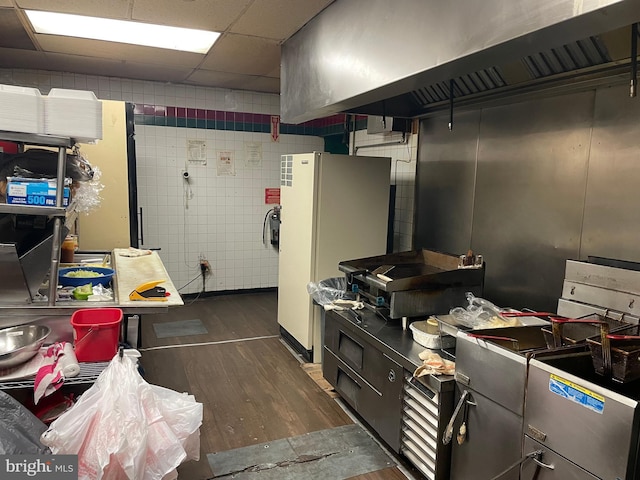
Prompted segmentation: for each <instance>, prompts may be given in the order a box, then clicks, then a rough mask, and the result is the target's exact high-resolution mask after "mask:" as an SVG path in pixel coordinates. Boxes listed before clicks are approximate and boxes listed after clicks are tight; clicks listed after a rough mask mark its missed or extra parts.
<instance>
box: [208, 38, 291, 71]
mask: <svg viewBox="0 0 640 480" xmlns="http://www.w3.org/2000/svg"><path fill="white" fill-rule="evenodd" d="M274 65H278V66H279V65H280V46H279V45H278V44H277V43H276V42H275V41H274V40H268V39H264V38H259V37H249V36H245V35H234V34H228V35H225V36H224V37H222V38H220V39H219V40H218V41H217V42H216V43H215V44H214V45H213V47H212V48H211V51H210V52H209V54H208V55H207V57H206V58H205V60H204V62H203V63H202V68H204V69H207V70H214V71H222V72H229V73H246V74H250V75H266V74H268V73H270V72H272V71H273V67H274Z"/></svg>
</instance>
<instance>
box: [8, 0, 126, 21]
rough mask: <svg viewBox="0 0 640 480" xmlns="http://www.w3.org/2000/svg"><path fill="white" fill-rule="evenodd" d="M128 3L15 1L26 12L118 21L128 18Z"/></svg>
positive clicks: (113, 0) (122, 0)
mask: <svg viewBox="0 0 640 480" xmlns="http://www.w3.org/2000/svg"><path fill="white" fill-rule="evenodd" d="M129 3H130V0H107V1H105V0H55V1H52V0H16V4H17V5H18V6H19V7H21V8H25V9H27V10H49V11H51V12H60V13H75V14H77V15H88V16H93V17H106V18H119V19H127V18H129Z"/></svg>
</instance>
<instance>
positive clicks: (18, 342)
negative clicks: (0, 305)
mask: <svg viewBox="0 0 640 480" xmlns="http://www.w3.org/2000/svg"><path fill="white" fill-rule="evenodd" d="M50 333H51V329H50V328H49V327H47V326H45V325H20V326H18V327H10V328H3V329H2V330H0V368H8V367H15V366H16V365H20V364H21V363H25V362H27V361H28V360H31V358H33V357H34V356H35V354H36V353H38V350H39V349H40V347H42V345H43V344H44V341H45V339H46V338H47V336H49V334H50Z"/></svg>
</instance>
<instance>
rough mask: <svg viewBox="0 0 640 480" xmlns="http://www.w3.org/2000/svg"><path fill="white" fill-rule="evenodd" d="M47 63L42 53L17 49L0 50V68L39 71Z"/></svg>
mask: <svg viewBox="0 0 640 480" xmlns="http://www.w3.org/2000/svg"><path fill="white" fill-rule="evenodd" d="M46 63H47V58H46V56H45V54H44V53H42V52H36V51H34V50H21V49H17V48H0V68H4V67H11V68H33V69H41V68H43V66H44V65H46Z"/></svg>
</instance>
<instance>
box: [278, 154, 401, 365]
mask: <svg viewBox="0 0 640 480" xmlns="http://www.w3.org/2000/svg"><path fill="white" fill-rule="evenodd" d="M390 175H391V159H390V158H388V157H364V156H349V155H334V154H329V153H320V152H312V153H304V154H295V155H283V156H282V160H281V180H280V201H281V205H282V212H281V226H280V246H279V249H280V257H279V273H278V275H279V280H278V323H279V324H280V331H281V333H282V335H283V337H284V338H285V339H286V340H287V341H288V342H289V343H290V344H291V345H292V346H293V347H294V349H296V350H298V351H299V352H300V353H301V354H302V355H303V356H304V357H305V358H306V359H307V360H309V361H314V362H316V363H319V362H320V359H321V354H320V352H321V351H322V341H321V338H322V335H321V318H320V317H321V315H320V313H321V312H320V308H319V307H318V306H314V304H313V300H312V298H311V297H310V295H309V294H308V292H307V284H308V283H309V282H319V281H320V280H324V279H328V278H332V277H341V276H343V275H344V274H343V273H341V272H340V271H339V270H338V263H339V262H340V261H342V260H348V259H351V258H361V257H368V256H374V255H383V254H385V253H387V252H386V249H387V230H388V219H389V192H390ZM314 352H315V354H314Z"/></svg>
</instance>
